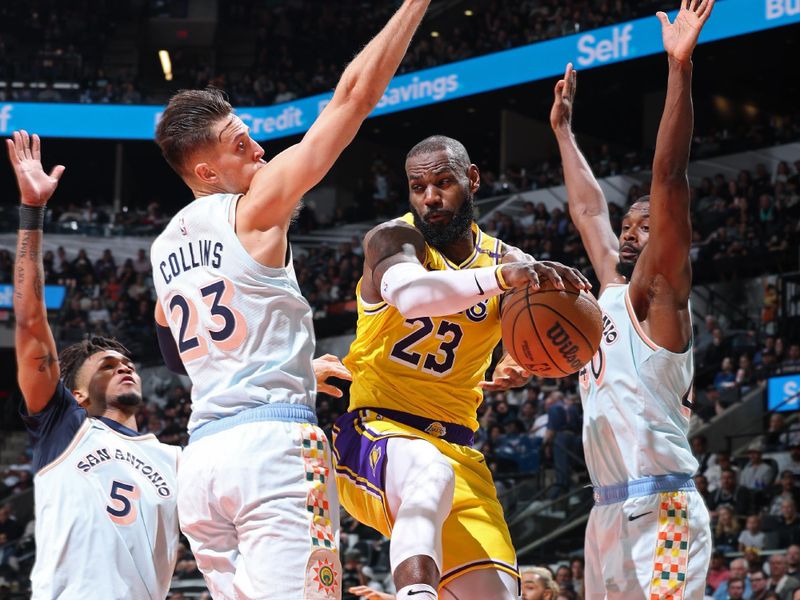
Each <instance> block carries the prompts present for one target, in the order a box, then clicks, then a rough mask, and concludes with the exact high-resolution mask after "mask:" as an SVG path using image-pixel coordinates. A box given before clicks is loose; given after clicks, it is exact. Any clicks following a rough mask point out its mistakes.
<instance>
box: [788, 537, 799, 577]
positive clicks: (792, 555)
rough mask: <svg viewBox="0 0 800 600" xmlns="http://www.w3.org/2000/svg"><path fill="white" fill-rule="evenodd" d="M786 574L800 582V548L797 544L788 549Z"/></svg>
mask: <svg viewBox="0 0 800 600" xmlns="http://www.w3.org/2000/svg"><path fill="white" fill-rule="evenodd" d="M786 574H787V575H788V576H789V577H794V578H795V579H797V580H798V581H800V546H798V545H797V544H792V545H791V546H789V547H788V548H787V549H786Z"/></svg>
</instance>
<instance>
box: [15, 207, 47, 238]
mask: <svg viewBox="0 0 800 600" xmlns="http://www.w3.org/2000/svg"><path fill="white" fill-rule="evenodd" d="M46 210H47V207H45V206H35V205H33V204H27V203H26V202H25V201H24V200H23V202H22V203H21V204H20V205H19V230H20V231H43V230H44V214H45V211H46Z"/></svg>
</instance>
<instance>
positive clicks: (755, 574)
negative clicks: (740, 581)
mask: <svg viewBox="0 0 800 600" xmlns="http://www.w3.org/2000/svg"><path fill="white" fill-rule="evenodd" d="M749 578H750V589H751V594H750V600H766V597H767V594H769V593H770V592H769V586H768V583H769V577H767V574H766V573H764V571H762V570H761V569H758V570H755V571H751V572H750V575H749Z"/></svg>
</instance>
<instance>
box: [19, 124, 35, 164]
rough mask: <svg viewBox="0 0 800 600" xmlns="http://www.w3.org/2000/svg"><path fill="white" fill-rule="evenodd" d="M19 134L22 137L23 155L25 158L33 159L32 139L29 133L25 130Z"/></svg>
mask: <svg viewBox="0 0 800 600" xmlns="http://www.w3.org/2000/svg"><path fill="white" fill-rule="evenodd" d="M19 133H20V135H21V136H22V155H23V156H24V157H25V158H33V155H31V138H30V136H29V135H28V132H27V131H25V130H24V129H23V130H22V131H20V132H19Z"/></svg>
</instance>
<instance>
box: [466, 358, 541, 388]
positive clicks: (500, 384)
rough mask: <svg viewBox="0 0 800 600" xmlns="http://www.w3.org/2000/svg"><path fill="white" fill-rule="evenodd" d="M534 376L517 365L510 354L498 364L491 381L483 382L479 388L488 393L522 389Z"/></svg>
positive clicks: (479, 384)
mask: <svg viewBox="0 0 800 600" xmlns="http://www.w3.org/2000/svg"><path fill="white" fill-rule="evenodd" d="M531 377H532V374H531V373H529V372H528V371H526V370H525V369H523V368H522V367H521V366H519V365H518V364H517V361H515V360H514V359H513V358H511V355H510V354H506V355H505V356H504V357H503V358H501V359H500V362H498V363H497V366H496V367H495V368H494V373H492V380H491V381H481V382H479V383H478V387H480V388H481V389H483V390H484V391H486V392H502V391H505V390H513V389H516V388H521V387H522V386H523V385H525V384H527V383H528V382H529V381H530V380H531Z"/></svg>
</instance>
